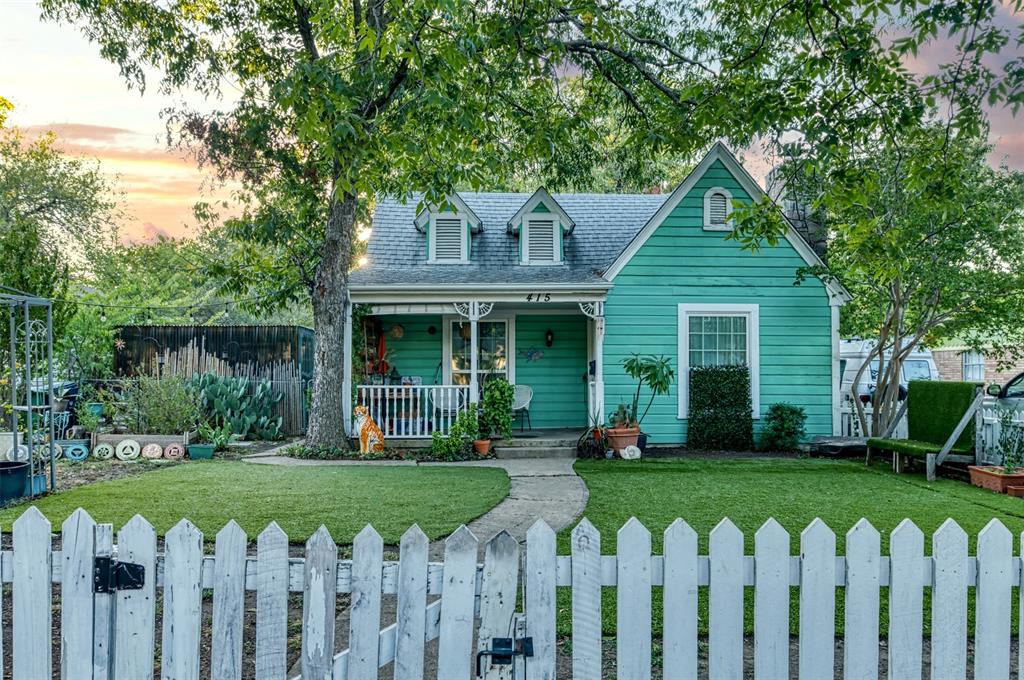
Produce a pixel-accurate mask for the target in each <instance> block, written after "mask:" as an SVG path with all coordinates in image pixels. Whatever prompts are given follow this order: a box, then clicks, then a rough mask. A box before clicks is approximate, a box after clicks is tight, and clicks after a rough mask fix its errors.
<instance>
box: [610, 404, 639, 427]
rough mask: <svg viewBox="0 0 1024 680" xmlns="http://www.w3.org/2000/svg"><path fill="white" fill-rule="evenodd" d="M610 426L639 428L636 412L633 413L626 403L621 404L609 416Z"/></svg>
mask: <svg viewBox="0 0 1024 680" xmlns="http://www.w3.org/2000/svg"><path fill="white" fill-rule="evenodd" d="M608 424H609V425H610V426H611V427H637V425H638V423H637V422H636V411H635V410H632V411H631V410H630V408H629V407H628V406H626V404H625V403H623V402H619V405H618V406H617V407H615V410H614V411H612V412H611V413H610V414H609V415H608Z"/></svg>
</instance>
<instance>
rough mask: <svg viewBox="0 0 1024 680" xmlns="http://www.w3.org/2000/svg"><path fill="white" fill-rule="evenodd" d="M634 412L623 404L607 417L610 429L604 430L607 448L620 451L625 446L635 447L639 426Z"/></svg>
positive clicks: (638, 435)
mask: <svg viewBox="0 0 1024 680" xmlns="http://www.w3.org/2000/svg"><path fill="white" fill-rule="evenodd" d="M634 414H635V412H634V411H630V409H629V407H628V406H626V405H625V404H623V403H620V404H619V407H618V408H617V409H616V410H615V411H614V412H613V413H612V414H611V415H610V416H609V417H608V422H609V423H610V427H608V429H607V430H605V436H606V437H607V438H608V448H610V449H613V450H615V451H621V450H622V449H624V448H626V447H627V446H636V442H637V439H638V438H639V437H640V424H639V423H638V422H637V420H636V417H635V415H634Z"/></svg>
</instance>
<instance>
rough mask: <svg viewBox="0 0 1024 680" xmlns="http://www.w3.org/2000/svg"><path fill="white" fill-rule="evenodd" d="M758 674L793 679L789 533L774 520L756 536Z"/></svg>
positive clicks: (755, 654) (755, 642) (755, 608)
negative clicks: (790, 630)
mask: <svg viewBox="0 0 1024 680" xmlns="http://www.w3.org/2000/svg"><path fill="white" fill-rule="evenodd" d="M754 675H755V676H756V677H758V678H785V677H788V676H789V533H787V532H786V530H785V529H783V528H782V525H781V524H779V523H778V522H777V521H775V519H774V518H770V519H769V520H768V521H767V522H765V523H764V524H763V525H762V526H761V528H760V529H758V530H757V533H756V534H754ZM808 677H809V676H808Z"/></svg>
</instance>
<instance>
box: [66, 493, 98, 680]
mask: <svg viewBox="0 0 1024 680" xmlns="http://www.w3.org/2000/svg"><path fill="white" fill-rule="evenodd" d="M60 543H61V563H62V564H61V583H60V607H61V619H60V659H61V663H60V676H61V678H63V679H64V680H67V679H68V678H73V677H77V675H78V672H76V669H80V668H81V667H82V659H88V658H90V656H92V649H93V624H94V621H93V592H92V581H93V576H92V570H93V559H94V558H95V555H96V522H94V521H93V519H92V517H90V516H89V513H87V512H86V511H85V510H83V509H82V508H78V509H77V510H75V512H74V513H72V514H71V516H70V517H68V518H67V519H66V520H64V524H63V525H62V526H61V542H60Z"/></svg>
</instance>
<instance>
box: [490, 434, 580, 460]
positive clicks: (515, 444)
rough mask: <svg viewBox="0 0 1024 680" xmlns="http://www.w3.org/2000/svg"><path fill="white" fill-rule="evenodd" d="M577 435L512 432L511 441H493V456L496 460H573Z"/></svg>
mask: <svg viewBox="0 0 1024 680" xmlns="http://www.w3.org/2000/svg"><path fill="white" fill-rule="evenodd" d="M578 437H579V434H573V433H571V432H565V433H563V432H558V433H551V434H548V433H543V434H540V433H531V432H525V433H521V432H513V433H512V439H505V440H501V441H495V442H494V444H493V447H494V456H495V458H498V459H504V460H510V459H522V458H575V457H576V440H577V438H578Z"/></svg>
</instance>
